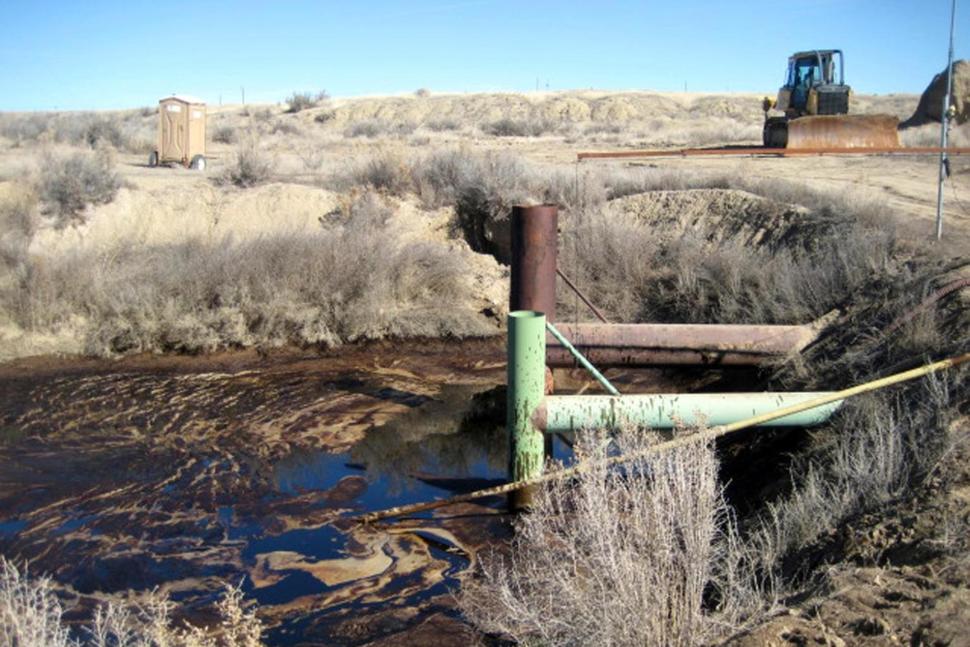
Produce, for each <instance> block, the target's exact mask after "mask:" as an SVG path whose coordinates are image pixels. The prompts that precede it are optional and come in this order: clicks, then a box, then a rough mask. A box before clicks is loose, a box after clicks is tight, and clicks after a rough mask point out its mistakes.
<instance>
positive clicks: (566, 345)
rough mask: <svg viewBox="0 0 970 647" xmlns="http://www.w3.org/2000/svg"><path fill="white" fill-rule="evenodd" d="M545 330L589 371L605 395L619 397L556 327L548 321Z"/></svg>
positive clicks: (613, 388)
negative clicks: (604, 390)
mask: <svg viewBox="0 0 970 647" xmlns="http://www.w3.org/2000/svg"><path fill="white" fill-rule="evenodd" d="M546 330H548V331H549V334H551V335H552V336H553V337H555V338H556V341H558V342H559V343H560V344H562V345H563V348H565V349H566V350H568V351H569V353H570V354H571V355H572V356H573V357H575V358H576V361H577V362H579V363H580V365H582V367H583V368H585V369H586V370H587V371H589V372H590V374H591V375H592V376H593V377H594V378H596V381H597V382H599V383H600V385H601V386H602V387H603V388H604V389H606V392H607V393H609V394H610V395H615V396H619V395H620V392H619V391H617V390H616V387H615V386H613V385H612V384H610V381H609V380H607V379H606V376H604V375H603V374H602V373H600V372H599V371H597V370H596V367H595V366H593V364H592V363H591V362H590V361H589V360H588V359H586V358H585V357H583V354H582V353H580V352H579V351H578V350H576V347H575V346H573V345H572V344H571V343H569V340H568V339H566V338H565V337H564V336H563V334H562V333H561V332H559V331H558V330H556V327H555V326H553V325H552V324H551V323H549V322H548V321H547V322H546Z"/></svg>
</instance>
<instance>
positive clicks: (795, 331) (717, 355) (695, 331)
mask: <svg viewBox="0 0 970 647" xmlns="http://www.w3.org/2000/svg"><path fill="white" fill-rule="evenodd" d="M557 327H558V328H559V331H560V332H561V333H562V334H563V335H564V336H565V337H566V338H568V339H569V340H570V341H571V342H572V344H573V345H574V346H575V347H576V348H577V349H579V351H580V352H582V353H583V355H585V356H586V358H587V359H589V361H590V362H592V363H593V364H595V365H597V366H599V367H607V366H628V367H635V366H663V365H670V364H681V365H706V364H710V365H722V366H753V365H757V364H760V363H762V362H763V361H764V360H765V359H768V358H771V357H779V356H785V355H788V354H790V353H796V352H799V351H800V350H802V349H803V348H805V347H806V346H808V344H810V343H811V342H812V341H814V340H815V339H816V337H817V336H818V333H819V329H820V325H817V324H808V325H804V326H769V325H742V324H609V325H605V324H597V323H584V324H567V323H562V324H559V325H558V326H557ZM546 363H547V364H548V365H549V366H555V367H566V366H575V360H574V359H573V357H572V355H571V354H570V352H569V351H568V350H567V349H565V348H564V347H563V346H562V345H561V344H559V343H558V342H557V341H556V340H555V339H552V338H550V339H549V340H548V345H547V347H546Z"/></svg>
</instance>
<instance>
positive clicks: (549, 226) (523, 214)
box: [509, 204, 559, 321]
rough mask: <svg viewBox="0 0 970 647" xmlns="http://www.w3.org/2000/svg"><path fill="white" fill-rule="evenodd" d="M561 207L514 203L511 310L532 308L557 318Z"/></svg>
mask: <svg viewBox="0 0 970 647" xmlns="http://www.w3.org/2000/svg"><path fill="white" fill-rule="evenodd" d="M558 228H559V208H558V207H557V206H556V205H553V204H544V205H539V206H534V207H521V206H520V207H512V281H511V290H510V294H509V312H515V311H516V310H532V311H535V312H541V313H543V314H545V315H546V320H547V321H555V319H556V246H557V241H558V235H559V234H558Z"/></svg>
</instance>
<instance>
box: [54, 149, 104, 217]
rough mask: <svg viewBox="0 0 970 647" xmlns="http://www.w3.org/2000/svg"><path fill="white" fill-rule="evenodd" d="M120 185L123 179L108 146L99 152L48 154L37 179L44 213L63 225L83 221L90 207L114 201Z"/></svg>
mask: <svg viewBox="0 0 970 647" xmlns="http://www.w3.org/2000/svg"><path fill="white" fill-rule="evenodd" d="M119 188H121V179H120V178H119V177H118V174H117V173H116V172H115V169H114V163H113V162H112V159H111V155H110V152H109V151H107V150H105V149H101V150H99V151H97V152H96V153H95V154H91V153H74V154H72V155H69V156H54V155H45V157H44V158H43V161H42V164H41V168H40V172H39V176H38V180H37V194H38V196H39V198H40V200H41V202H42V204H43V207H44V212H45V213H46V214H47V215H51V216H53V217H54V219H55V223H56V224H57V226H60V227H64V226H67V225H71V224H78V223H80V222H83V221H84V219H85V210H86V209H87V208H88V207H90V206H92V205H99V204H107V203H109V202H111V201H112V200H114V198H115V195H116V194H117V193H118V189H119Z"/></svg>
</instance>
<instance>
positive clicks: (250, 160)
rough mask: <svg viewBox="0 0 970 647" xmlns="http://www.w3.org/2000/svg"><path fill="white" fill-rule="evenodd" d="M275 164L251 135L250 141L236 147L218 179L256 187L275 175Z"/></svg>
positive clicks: (245, 186)
mask: <svg viewBox="0 0 970 647" xmlns="http://www.w3.org/2000/svg"><path fill="white" fill-rule="evenodd" d="M275 166H276V165H275V163H274V161H273V159H272V158H271V157H270V156H269V154H268V153H266V152H265V151H264V150H263V148H262V147H261V145H260V143H259V140H258V139H257V138H255V137H252V136H251V137H250V139H249V141H248V142H246V143H244V144H241V145H239V146H237V147H236V150H235V151H234V152H233V156H232V161H231V162H230V164H229V165H228V166H227V167H226V169H225V170H224V171H223V172H222V175H221V176H220V177H219V178H218V179H217V181H218V182H220V183H222V184H233V185H235V186H238V187H239V188H241V189H246V188H250V187H254V186H257V185H259V184H262V183H264V182H266V181H268V180H269V179H270V178H271V177H272V176H273V171H274V168H275Z"/></svg>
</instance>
